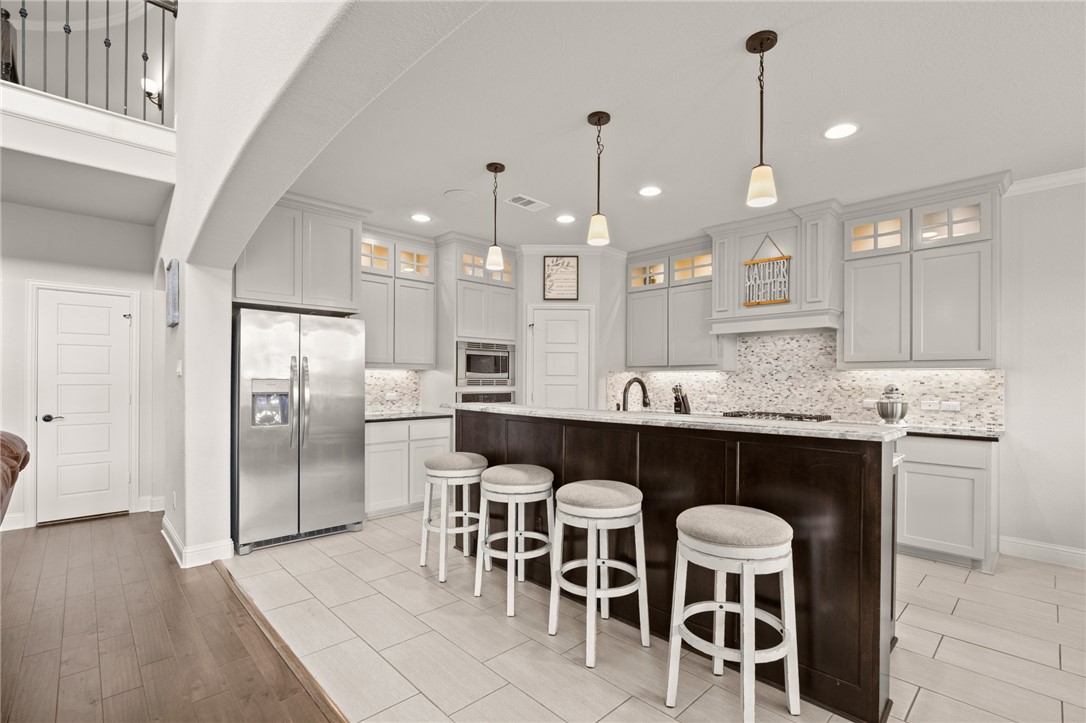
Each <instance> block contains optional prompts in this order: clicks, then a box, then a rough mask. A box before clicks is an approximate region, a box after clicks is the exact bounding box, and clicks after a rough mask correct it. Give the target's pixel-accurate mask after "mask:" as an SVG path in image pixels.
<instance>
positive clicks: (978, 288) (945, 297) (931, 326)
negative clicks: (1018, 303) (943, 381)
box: [913, 242, 993, 361]
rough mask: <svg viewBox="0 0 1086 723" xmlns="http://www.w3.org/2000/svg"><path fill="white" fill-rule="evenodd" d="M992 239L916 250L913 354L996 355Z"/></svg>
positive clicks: (946, 356) (916, 357) (929, 357)
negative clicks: (993, 351) (994, 351)
mask: <svg viewBox="0 0 1086 723" xmlns="http://www.w3.org/2000/svg"><path fill="white" fill-rule="evenodd" d="M992 304H993V299H992V249H991V245H990V244H989V243H988V242H981V243H975V244H961V245H953V246H948V247H946V248H933V249H925V250H923V251H917V252H915V253H913V359H914V360H918V361H919V360H943V359H991V358H992Z"/></svg>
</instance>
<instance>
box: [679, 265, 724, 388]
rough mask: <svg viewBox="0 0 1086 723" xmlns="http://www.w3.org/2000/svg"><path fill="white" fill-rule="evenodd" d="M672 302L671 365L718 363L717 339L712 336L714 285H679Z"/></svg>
mask: <svg viewBox="0 0 1086 723" xmlns="http://www.w3.org/2000/svg"><path fill="white" fill-rule="evenodd" d="M669 294H670V298H669V299H668V310H667V311H668V317H669V321H668V362H669V363H670V365H671V366H673V367H677V366H705V365H710V364H716V363H717V362H718V354H717V351H718V343H717V338H716V337H715V336H714V335H712V334H710V333H709V317H710V316H712V313H713V288H712V285H711V284H705V283H702V284H691V285H689V286H675V287H672V288H671V289H670V291H669Z"/></svg>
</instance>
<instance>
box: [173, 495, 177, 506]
mask: <svg viewBox="0 0 1086 723" xmlns="http://www.w3.org/2000/svg"><path fill="white" fill-rule="evenodd" d="M173 508H174V509H175V510H176V509H177V490H174V491H173Z"/></svg>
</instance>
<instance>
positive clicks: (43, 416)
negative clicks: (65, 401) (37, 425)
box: [41, 414, 64, 422]
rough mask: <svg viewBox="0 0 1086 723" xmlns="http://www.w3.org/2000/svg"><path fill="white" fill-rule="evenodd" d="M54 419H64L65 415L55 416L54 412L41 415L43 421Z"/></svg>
mask: <svg viewBox="0 0 1086 723" xmlns="http://www.w3.org/2000/svg"><path fill="white" fill-rule="evenodd" d="M54 419H64V417H54V416H53V415H52V414H43V415H41V421H43V422H52V421H53V420H54Z"/></svg>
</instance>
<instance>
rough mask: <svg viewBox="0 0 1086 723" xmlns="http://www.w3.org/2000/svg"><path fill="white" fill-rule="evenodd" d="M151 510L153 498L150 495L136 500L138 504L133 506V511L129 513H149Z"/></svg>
mask: <svg viewBox="0 0 1086 723" xmlns="http://www.w3.org/2000/svg"><path fill="white" fill-rule="evenodd" d="M150 509H151V498H150V496H149V495H144V496H143V497H137V498H136V504H134V505H132V509H130V510H129V512H147V511H148V510H150Z"/></svg>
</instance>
